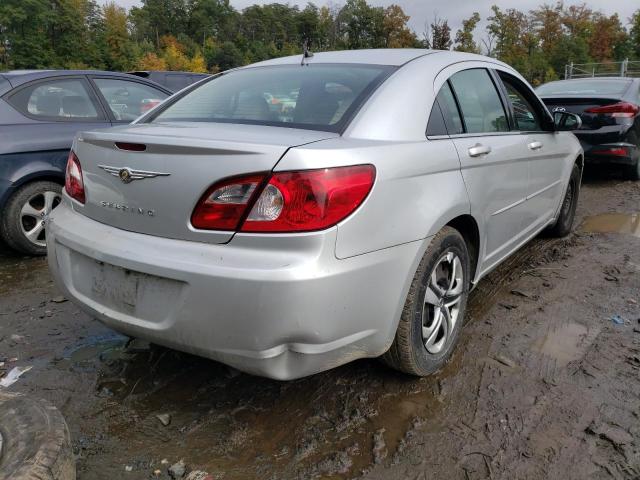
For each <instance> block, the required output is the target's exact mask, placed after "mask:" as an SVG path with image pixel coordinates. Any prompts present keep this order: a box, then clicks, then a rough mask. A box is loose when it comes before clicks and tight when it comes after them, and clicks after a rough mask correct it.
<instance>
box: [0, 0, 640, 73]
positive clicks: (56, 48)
mask: <svg viewBox="0 0 640 480" xmlns="http://www.w3.org/2000/svg"><path fill="white" fill-rule="evenodd" d="M480 21H481V16H480V14H479V13H478V12H474V13H473V14H472V15H470V16H469V18H467V19H465V20H464V21H463V22H462V27H461V28H460V29H459V30H457V31H456V32H455V33H454V32H453V31H452V29H451V27H450V25H449V22H448V20H447V19H446V18H441V17H437V16H436V17H434V18H433V19H431V20H430V21H427V22H425V27H424V31H423V32H421V33H416V32H415V31H414V30H412V29H411V28H410V27H409V25H408V22H409V16H408V15H406V13H405V12H404V11H403V9H402V8H401V7H400V6H399V5H396V4H392V5H389V6H388V7H376V6H372V5H369V4H368V3H367V1H366V0H346V3H344V4H342V5H335V4H330V5H329V6H322V7H318V6H317V5H315V4H313V3H308V4H307V5H306V6H305V7H304V8H300V7H298V6H291V5H288V4H280V3H270V4H264V5H257V4H256V5H252V6H250V7H247V8H245V9H243V10H242V11H238V10H237V9H235V8H234V7H233V6H232V5H231V4H230V3H229V0H142V2H141V5H140V6H138V7H133V8H131V9H130V10H128V11H127V10H126V9H124V8H123V7H121V6H119V5H117V3H115V2H109V3H106V4H104V5H102V6H101V5H99V4H98V3H97V2H96V1H95V0H2V2H0V70H6V69H25V68H26V69H30V68H74V69H79V68H91V69H107V70H117V71H128V70H135V69H142V70H191V71H198V72H206V71H208V72H216V71H220V70H226V69H229V68H233V67H237V66H240V65H245V64H248V63H252V62H256V61H260V60H266V59H269V58H273V57H278V56H283V55H293V54H299V53H301V52H302V45H303V43H304V42H307V44H308V45H309V47H310V49H311V50H312V51H325V50H342V49H360V48H404V47H417V48H435V49H443V50H449V49H453V50H458V51H465V52H475V53H482V54H485V55H489V56H492V57H495V58H498V59H500V60H503V61H505V62H507V63H509V64H511V65H512V66H514V67H515V68H516V69H518V70H519V71H520V72H521V73H522V74H523V75H524V76H525V77H526V78H528V79H529V80H530V81H531V82H533V83H534V84H538V83H541V82H545V81H549V80H552V79H556V78H559V77H561V76H562V75H563V74H564V65H565V64H567V63H569V62H575V63H588V62H611V61H620V60H623V59H625V58H630V59H636V60H640V9H638V10H637V11H636V12H635V13H634V14H633V16H632V18H630V19H622V18H620V17H619V16H618V15H617V14H612V15H606V14H604V13H602V12H600V11H596V10H593V9H592V8H590V7H589V6H588V5H587V4H582V5H571V6H565V5H564V4H563V3H562V2H558V3H556V4H545V5H542V6H540V7H539V8H537V9H534V10H531V11H528V12H523V11H520V10H517V9H515V8H507V9H502V8H500V7H498V6H495V5H494V6H493V7H492V8H491V13H490V14H489V16H488V17H487V18H486V23H487V26H486V30H485V31H483V32H481V31H479V23H480ZM478 39H479V40H478Z"/></svg>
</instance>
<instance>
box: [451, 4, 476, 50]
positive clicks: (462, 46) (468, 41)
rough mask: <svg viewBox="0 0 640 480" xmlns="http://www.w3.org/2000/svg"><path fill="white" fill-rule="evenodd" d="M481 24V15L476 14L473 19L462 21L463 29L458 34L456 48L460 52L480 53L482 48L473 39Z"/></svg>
mask: <svg viewBox="0 0 640 480" xmlns="http://www.w3.org/2000/svg"><path fill="white" fill-rule="evenodd" d="M479 22H480V14H479V13H478V12H474V13H473V15H471V17H469V18H467V19H466V20H463V21H462V29H460V30H458V32H457V33H456V46H455V48H454V50H456V51H458V52H468V53H480V48H479V47H478V45H477V44H476V42H475V40H474V39H473V32H474V31H475V29H476V26H477V25H478V23H479Z"/></svg>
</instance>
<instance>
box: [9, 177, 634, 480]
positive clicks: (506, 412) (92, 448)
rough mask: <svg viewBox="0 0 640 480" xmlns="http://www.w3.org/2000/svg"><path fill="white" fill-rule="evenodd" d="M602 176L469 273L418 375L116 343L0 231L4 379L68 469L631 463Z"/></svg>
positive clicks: (629, 286)
mask: <svg viewBox="0 0 640 480" xmlns="http://www.w3.org/2000/svg"><path fill="white" fill-rule="evenodd" d="M603 175H604V174H603V173H602V172H596V174H595V175H594V174H592V177H591V178H588V179H587V180H586V181H585V184H584V188H583V190H582V196H581V200H580V206H579V211H578V218H577V221H576V226H577V228H576V233H575V234H573V235H571V236H570V237H568V238H566V239H563V240H551V239H544V238H540V239H536V240H535V241H533V242H532V243H531V244H529V245H528V246H527V247H525V248H524V249H522V250H521V251H520V252H518V253H517V254H516V255H514V256H513V257H512V258H510V259H509V260H508V261H507V262H506V264H505V265H503V266H502V267H501V268H500V269H499V270H497V271H495V272H494V273H492V274H491V275H490V276H489V277H488V278H486V279H485V280H483V281H482V282H481V283H480V285H479V286H478V288H477V289H476V290H475V291H474V292H473V294H472V298H471V300H470V303H469V309H470V311H469V312H468V323H467V325H466V326H465V328H464V331H463V333H462V336H461V343H460V345H459V347H458V349H457V351H456V353H455V354H454V356H453V358H452V360H451V362H450V363H449V364H448V366H447V367H446V368H445V369H444V371H442V372H441V373H439V374H437V375H435V376H432V377H430V378H425V379H416V378H410V377H406V376H403V375H401V374H398V373H396V372H393V371H391V370H389V369H388V368H386V367H384V366H383V365H382V364H380V363H379V362H377V361H375V360H364V361H358V362H355V363H352V364H350V365H346V366H344V367H341V368H338V369H335V370H333V371H330V372H326V373H323V374H319V375H315V376H313V377H311V378H306V379H302V380H298V381H294V382H276V381H270V380H266V379H262V378H256V377H252V376H249V375H245V374H239V373H238V372H236V371H233V370H230V369H228V368H227V367H225V366H223V365H221V364H218V363H215V362H212V361H209V360H205V359H201V358H197V357H193V356H189V355H185V354H181V353H178V352H174V351H171V350H167V349H163V348H159V347H147V346H146V345H144V344H135V343H134V344H131V345H129V346H126V344H127V338H125V337H122V336H120V335H118V334H116V333H115V332H113V331H111V330H109V329H108V328H106V327H104V326H102V325H101V324H99V323H98V322H96V321H95V320H92V319H91V318H88V317H87V316H86V315H84V314H82V313H80V312H79V311H78V309H77V308H76V307H75V306H74V305H73V304H72V303H70V302H65V301H63V300H64V299H63V298H60V296H59V295H60V294H59V293H58V292H57V291H56V289H55V288H54V286H53V285H52V282H51V279H50V277H49V274H48V272H47V267H46V262H45V260H44V259H28V258H22V257H19V256H16V255H15V254H12V253H10V252H9V251H8V250H7V249H6V248H4V247H0V248H2V249H3V250H2V253H0V357H6V359H5V358H0V361H5V366H4V367H3V368H4V369H5V370H6V369H10V368H12V367H13V366H24V365H31V366H33V368H32V370H31V371H29V372H28V373H26V374H24V375H23V377H21V378H20V379H19V380H18V382H17V383H15V384H14V385H12V386H11V387H9V390H11V391H18V392H24V393H27V394H31V395H35V396H39V397H44V398H46V399H48V400H49V401H51V402H53V403H54V404H55V405H57V406H58V407H59V408H60V409H61V411H62V412H63V414H64V415H65V417H66V419H67V422H68V424H69V427H70V429H71V433H72V437H73V444H74V445H73V446H74V451H75V453H76V455H77V468H78V479H79V480H89V479H120V478H122V479H146V478H168V475H167V473H166V471H167V466H168V465H167V462H168V464H172V463H174V462H176V461H178V460H180V459H184V461H185V462H186V464H187V466H188V469H203V470H206V471H208V472H209V473H211V474H213V476H214V478H224V479H252V478H260V479H272V478H273V479H293V478H305V479H306V478H320V477H322V478H356V477H360V476H363V477H365V478H370V479H396V478H398V479H400V478H409V479H425V480H426V479H428V478H447V479H480V478H493V479H497V478H509V479H513V478H554V479H557V478H566V479H573V478H580V479H584V478H636V479H637V478H640V305H639V304H640V217H638V216H632V214H634V213H636V214H637V213H640V183H632V182H625V181H623V180H620V179H618V178H615V177H611V176H609V177H607V178H606V179H602V176H603ZM599 214H619V215H618V216H615V215H614V216H611V215H610V216H608V217H598V218H595V219H594V218H592V217H594V216H597V215H599ZM620 214H621V215H620ZM588 217H589V218H588ZM585 220H586V221H585ZM600 230H603V231H608V230H617V231H618V232H613V233H594V232H597V231H600ZM634 232H635V235H634ZM616 315H617V316H618V317H615V320H614V319H613V318H614V316H616ZM620 322H622V323H620ZM159 414H168V415H169V416H170V423H169V425H167V426H164V425H163V423H162V422H161V421H160V420H159V419H158V418H157V416H156V415H159ZM163 419H164V420H166V419H167V417H164V418H163ZM163 460H164V461H165V463H163V462H162V461H163ZM155 470H160V473H156V475H158V476H155V475H154V473H153V472H154V471H155Z"/></svg>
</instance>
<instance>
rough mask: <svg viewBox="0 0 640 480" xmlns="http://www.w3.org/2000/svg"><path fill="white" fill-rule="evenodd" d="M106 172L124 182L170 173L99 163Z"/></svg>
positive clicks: (165, 175) (164, 175) (163, 175)
mask: <svg viewBox="0 0 640 480" xmlns="http://www.w3.org/2000/svg"><path fill="white" fill-rule="evenodd" d="M98 167H100V168H101V169H103V170H104V171H105V172H108V173H110V174H111V175H113V176H114V177H118V178H119V179H120V180H122V183H131V182H132V181H134V180H144V179H145V178H153V177H168V176H169V175H171V174H170V173H161V172H149V171H147V170H134V169H132V168H129V167H110V166H109V165H98Z"/></svg>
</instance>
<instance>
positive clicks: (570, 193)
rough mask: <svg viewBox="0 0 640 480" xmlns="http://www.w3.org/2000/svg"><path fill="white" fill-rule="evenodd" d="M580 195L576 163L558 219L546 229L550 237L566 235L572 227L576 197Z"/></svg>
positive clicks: (578, 169) (578, 173)
mask: <svg viewBox="0 0 640 480" xmlns="http://www.w3.org/2000/svg"><path fill="white" fill-rule="evenodd" d="M579 196H580V167H579V166H578V164H575V165H574V166H573V170H572V171H571V177H570V178H569V185H568V186H567V191H566V193H565V195H564V200H563V201H562V206H561V207H560V213H559V214H558V219H557V220H556V223H554V224H553V225H552V226H551V227H549V228H548V229H547V233H548V234H549V235H550V236H552V237H566V236H567V235H569V233H570V232H571V229H572V228H573V220H574V219H575V216H576V208H577V207H578V197H579Z"/></svg>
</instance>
